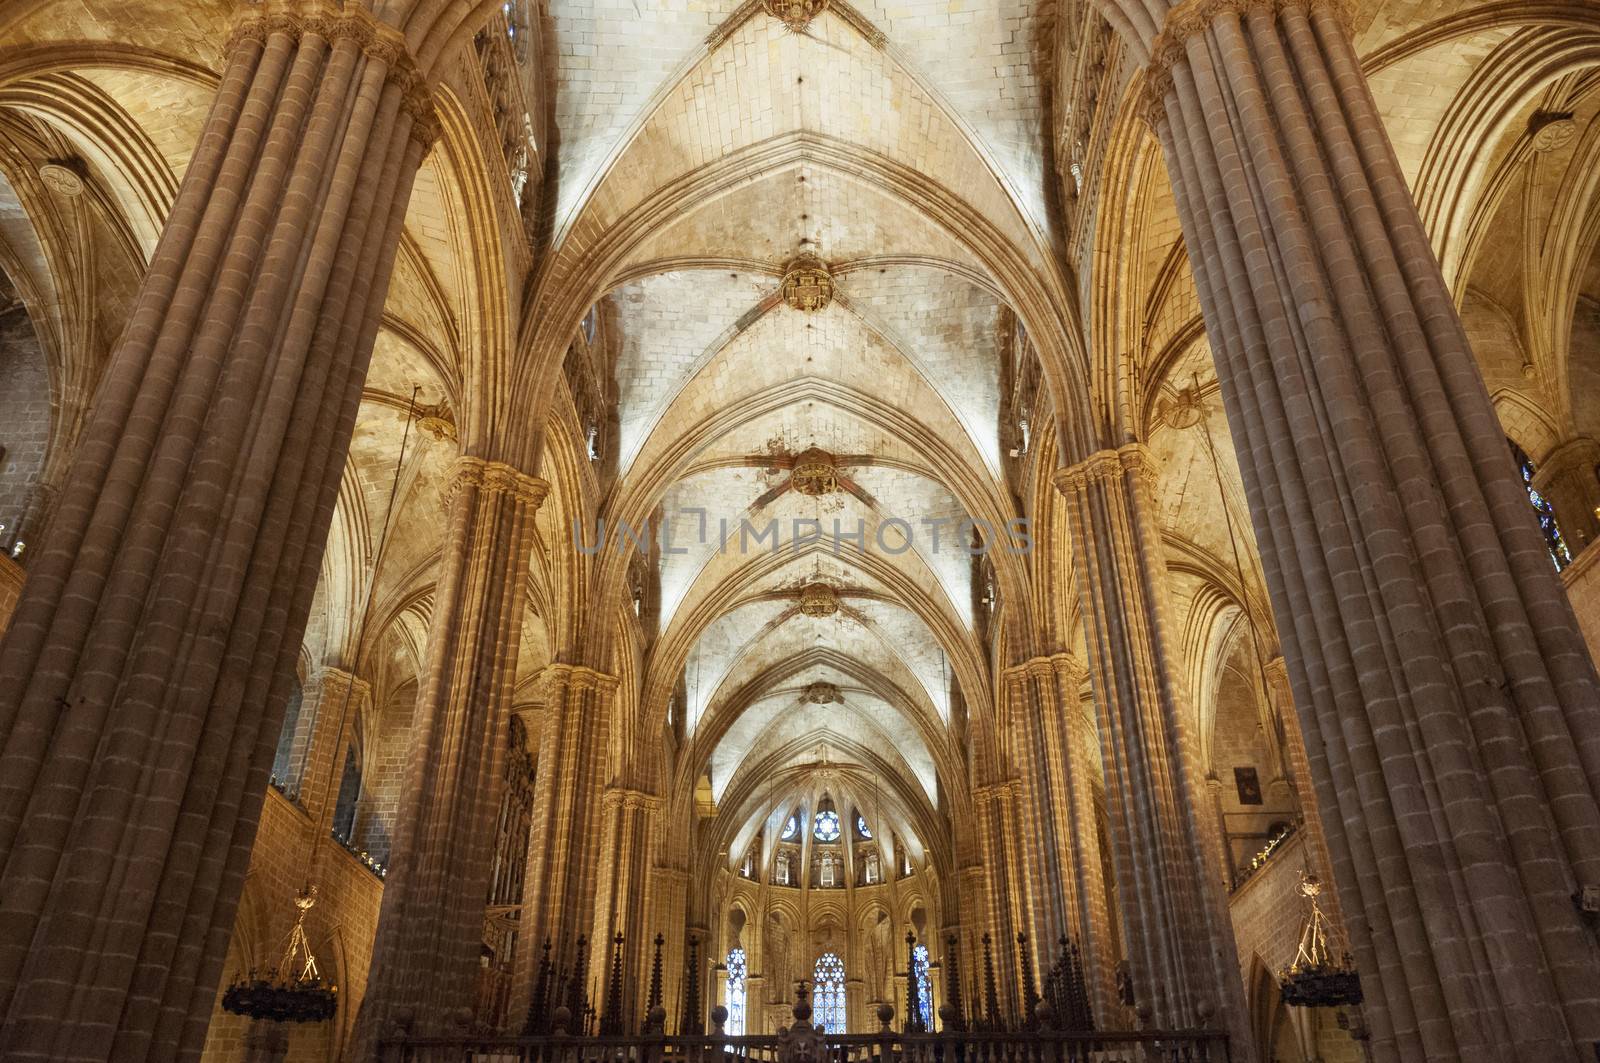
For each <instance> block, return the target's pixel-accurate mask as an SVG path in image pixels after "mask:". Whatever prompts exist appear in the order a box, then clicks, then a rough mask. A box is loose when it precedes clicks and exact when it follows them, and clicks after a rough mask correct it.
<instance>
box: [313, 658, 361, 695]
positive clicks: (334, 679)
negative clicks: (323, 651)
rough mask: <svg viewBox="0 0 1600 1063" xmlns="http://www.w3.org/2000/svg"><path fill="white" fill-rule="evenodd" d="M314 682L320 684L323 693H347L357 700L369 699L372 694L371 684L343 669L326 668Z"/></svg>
mask: <svg viewBox="0 0 1600 1063" xmlns="http://www.w3.org/2000/svg"><path fill="white" fill-rule="evenodd" d="M316 681H317V682H318V683H320V684H322V688H323V690H324V691H337V692H338V693H339V694H343V693H344V692H345V691H349V692H350V693H351V694H353V695H354V696H355V697H356V698H357V699H361V698H366V697H369V696H370V695H371V694H372V684H371V683H370V682H368V681H367V680H365V679H362V678H361V677H360V676H358V675H355V674H353V673H351V672H347V671H345V670H344V669H343V668H335V667H333V666H331V665H330V666H328V667H326V668H324V669H322V670H321V671H320V672H318V673H317V675H316Z"/></svg>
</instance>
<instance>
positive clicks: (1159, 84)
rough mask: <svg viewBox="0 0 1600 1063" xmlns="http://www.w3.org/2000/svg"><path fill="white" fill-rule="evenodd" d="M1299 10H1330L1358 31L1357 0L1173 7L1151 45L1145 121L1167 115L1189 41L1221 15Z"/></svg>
mask: <svg viewBox="0 0 1600 1063" xmlns="http://www.w3.org/2000/svg"><path fill="white" fill-rule="evenodd" d="M1296 8H1298V9H1300V10H1301V11H1306V12H1309V11H1316V10H1325V11H1330V12H1332V13H1333V15H1334V17H1335V18H1337V19H1338V20H1339V22H1340V24H1341V25H1342V26H1344V29H1345V32H1346V33H1351V32H1353V31H1354V27H1355V14H1356V12H1355V5H1354V2H1353V0H1183V2H1182V3H1178V4H1174V5H1172V6H1171V7H1170V8H1168V9H1167V16H1166V18H1165V20H1164V21H1163V22H1162V25H1161V32H1159V33H1157V34H1156V35H1155V38H1154V39H1153V40H1152V41H1151V42H1150V62H1149V64H1148V65H1146V67H1145V69H1144V89H1143V98H1142V100H1141V101H1140V104H1139V108H1138V109H1139V112H1140V113H1141V114H1142V115H1143V116H1144V118H1145V121H1146V122H1148V123H1149V124H1150V125H1151V126H1152V127H1153V126H1155V124H1156V122H1157V120H1158V119H1159V118H1160V116H1161V114H1162V113H1163V109H1164V106H1165V100H1166V94H1167V90H1168V89H1170V88H1171V87H1172V68H1173V67H1174V66H1175V65H1177V64H1178V63H1179V62H1180V61H1182V60H1183V59H1184V57H1185V54H1186V52H1187V47H1188V42H1189V39H1190V38H1191V37H1194V36H1196V35H1198V34H1200V33H1203V32H1205V30H1206V29H1207V28H1208V27H1209V26H1210V25H1211V23H1212V22H1213V21H1215V20H1216V18H1217V16H1219V15H1235V16H1239V17H1243V16H1245V15H1250V14H1253V13H1255V12H1258V11H1260V12H1265V13H1266V14H1268V15H1271V16H1276V15H1278V14H1279V13H1280V12H1282V11H1286V10H1291V9H1296Z"/></svg>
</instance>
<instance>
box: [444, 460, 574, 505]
mask: <svg viewBox="0 0 1600 1063" xmlns="http://www.w3.org/2000/svg"><path fill="white" fill-rule="evenodd" d="M462 487H475V488H477V490H478V491H479V492H480V493H482V492H492V493H494V494H509V495H512V496H514V497H515V498H516V499H517V500H518V501H519V502H526V503H527V504H528V505H529V506H530V507H531V508H533V509H538V508H539V506H540V505H541V504H543V502H544V500H545V498H546V496H548V495H549V494H550V483H549V481H548V480H542V479H540V478H539V477H537V476H529V475H528V474H527V473H524V472H518V471H517V470H516V469H514V468H512V467H511V466H510V465H507V464H505V463H504V462H500V461H488V460H486V459H484V458H476V457H472V456H471V455H462V456H461V457H460V458H457V459H456V465H455V469H454V470H453V471H452V473H451V476H450V486H449V487H448V488H446V489H445V495H444V508H445V510H446V511H449V510H450V509H451V508H453V507H454V505H455V499H456V492H457V491H459V490H460V489H461V488H462Z"/></svg>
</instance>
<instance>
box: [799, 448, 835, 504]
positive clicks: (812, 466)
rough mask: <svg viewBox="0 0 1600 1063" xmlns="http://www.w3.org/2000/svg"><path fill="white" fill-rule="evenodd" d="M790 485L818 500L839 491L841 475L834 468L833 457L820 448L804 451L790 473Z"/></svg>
mask: <svg viewBox="0 0 1600 1063" xmlns="http://www.w3.org/2000/svg"><path fill="white" fill-rule="evenodd" d="M789 485H790V486H791V487H793V488H794V489H795V490H796V491H798V492H800V493H801V494H802V495H809V496H810V497H812V498H817V497H819V496H821V495H826V494H832V493H833V492H834V491H837V490H838V489H839V474H838V472H837V471H835V469H834V466H833V455H832V454H829V453H828V452H827V451H825V450H823V449H821V448H820V447H809V448H807V449H806V450H802V451H801V452H800V454H799V456H798V457H796V458H795V459H794V468H793V469H792V470H791V471H790V473H789Z"/></svg>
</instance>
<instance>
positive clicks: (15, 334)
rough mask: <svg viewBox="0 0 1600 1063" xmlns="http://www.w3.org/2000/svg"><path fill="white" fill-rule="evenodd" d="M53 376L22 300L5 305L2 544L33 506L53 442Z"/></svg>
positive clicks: (0, 410) (0, 411)
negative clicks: (32, 493)
mask: <svg viewBox="0 0 1600 1063" xmlns="http://www.w3.org/2000/svg"><path fill="white" fill-rule="evenodd" d="M50 417H51V412H50V378H49V373H48V371H47V369H46V367H45V361H44V352H43V351H41V350H40V349H39V341H38V339H37V338H36V337H35V336H34V333H33V322H31V321H29V320H28V314H27V312H26V311H25V310H23V309H22V305H21V304H20V303H19V304H16V305H14V306H12V307H11V308H10V309H8V310H0V524H4V525H5V526H6V530H5V531H4V532H0V544H9V543H10V541H11V534H12V532H13V531H14V530H15V529H16V527H17V524H18V522H19V521H21V519H22V516H23V513H24V511H25V510H26V509H27V505H28V492H29V490H30V488H32V486H33V483H34V481H35V480H37V479H38V477H39V473H40V470H41V469H43V468H44V458H45V451H46V450H47V449H48V447H49V444H50Z"/></svg>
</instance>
